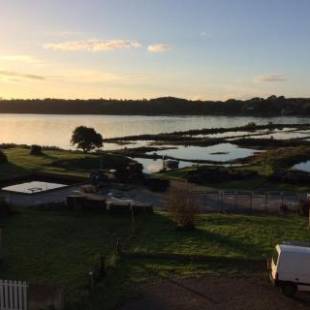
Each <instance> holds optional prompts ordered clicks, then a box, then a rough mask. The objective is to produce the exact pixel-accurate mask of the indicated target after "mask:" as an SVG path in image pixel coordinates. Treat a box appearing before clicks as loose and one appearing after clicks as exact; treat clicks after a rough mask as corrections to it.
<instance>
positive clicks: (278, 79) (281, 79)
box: [255, 74, 287, 82]
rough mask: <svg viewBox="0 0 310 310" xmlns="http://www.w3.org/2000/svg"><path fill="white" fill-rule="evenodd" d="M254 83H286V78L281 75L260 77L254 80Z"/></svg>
mask: <svg viewBox="0 0 310 310" xmlns="http://www.w3.org/2000/svg"><path fill="white" fill-rule="evenodd" d="M255 81H256V82H286V81H287V77H286V76H285V75H283V74H267V75H260V76H257V77H256V78H255Z"/></svg>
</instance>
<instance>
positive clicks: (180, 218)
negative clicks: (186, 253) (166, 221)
mask: <svg viewBox="0 0 310 310" xmlns="http://www.w3.org/2000/svg"><path fill="white" fill-rule="evenodd" d="M180 187H181V188H180ZM180 187H178V188H175V187H174V188H171V189H170V190H169V193H168V199H167V204H168V211H169V213H170V214H171V217H172V219H173V220H174V222H175V223H176V224H177V226H178V229H180V230H193V229H194V228H195V220H196V217H197V215H198V208H197V204H196V202H195V199H194V195H193V193H192V191H191V190H190V188H189V187H188V185H184V186H183V185H182V186H180Z"/></svg>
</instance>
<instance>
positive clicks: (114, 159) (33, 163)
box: [0, 147, 129, 180]
mask: <svg viewBox="0 0 310 310" xmlns="http://www.w3.org/2000/svg"><path fill="white" fill-rule="evenodd" d="M3 151H4V153H5V154H6V155H7V157H8V161H9V162H8V163H6V164H1V170H0V180H1V179H8V178H11V177H17V176H24V175H27V174H30V173H33V172H43V173H51V174H60V175H72V176H79V177H88V175H89V172H90V171H91V170H93V169H99V168H109V169H112V168H116V167H119V166H121V165H124V164H127V163H128V162H129V160H128V159H127V158H125V157H122V156H117V155H112V154H109V153H104V154H101V155H96V154H87V155H85V154H83V153H81V152H70V151H64V150H44V153H43V155H41V156H31V155H29V151H30V150H29V148H25V147H13V148H7V149H5V150H3Z"/></svg>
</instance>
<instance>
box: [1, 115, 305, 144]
mask: <svg viewBox="0 0 310 310" xmlns="http://www.w3.org/2000/svg"><path fill="white" fill-rule="evenodd" d="M270 121H272V122H274V123H308V122H310V118H297V117H279V118H255V117H225V116H201V117H200V116H191V117H178V116H154V117H152V116H114V115H109V116H105V115H40V114H21V115H18V114H0V124H1V125H0V126H1V131H0V143H17V144H39V145H48V146H58V147H61V148H65V149H69V148H72V147H71V146H70V138H71V134H72V131H73V130H74V128H75V127H77V126H80V125H85V126H90V127H94V128H95V129H96V130H97V131H99V132H100V133H101V134H102V135H103V136H104V137H105V138H109V137H118V136H126V135H139V134H157V133H163V132H173V131H180V130H189V129H201V128H212V127H231V126H242V125H245V124H247V123H249V122H255V123H257V124H266V123H268V122H270ZM108 148H111V147H108V144H107V145H106V149H108Z"/></svg>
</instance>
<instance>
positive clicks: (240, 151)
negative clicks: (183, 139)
mask: <svg viewBox="0 0 310 310" xmlns="http://www.w3.org/2000/svg"><path fill="white" fill-rule="evenodd" d="M255 152H257V151H256V150H253V149H247V148H240V147H238V146H237V145H235V144H231V143H221V144H217V145H212V146H207V147H200V146H187V147H186V146H179V147H177V148H176V149H169V150H162V151H158V152H157V154H158V155H161V156H165V155H167V156H171V157H174V158H180V159H186V160H212V161H219V162H225V161H229V160H235V159H239V158H245V157H248V156H251V155H253V154H254V153H255Z"/></svg>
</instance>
